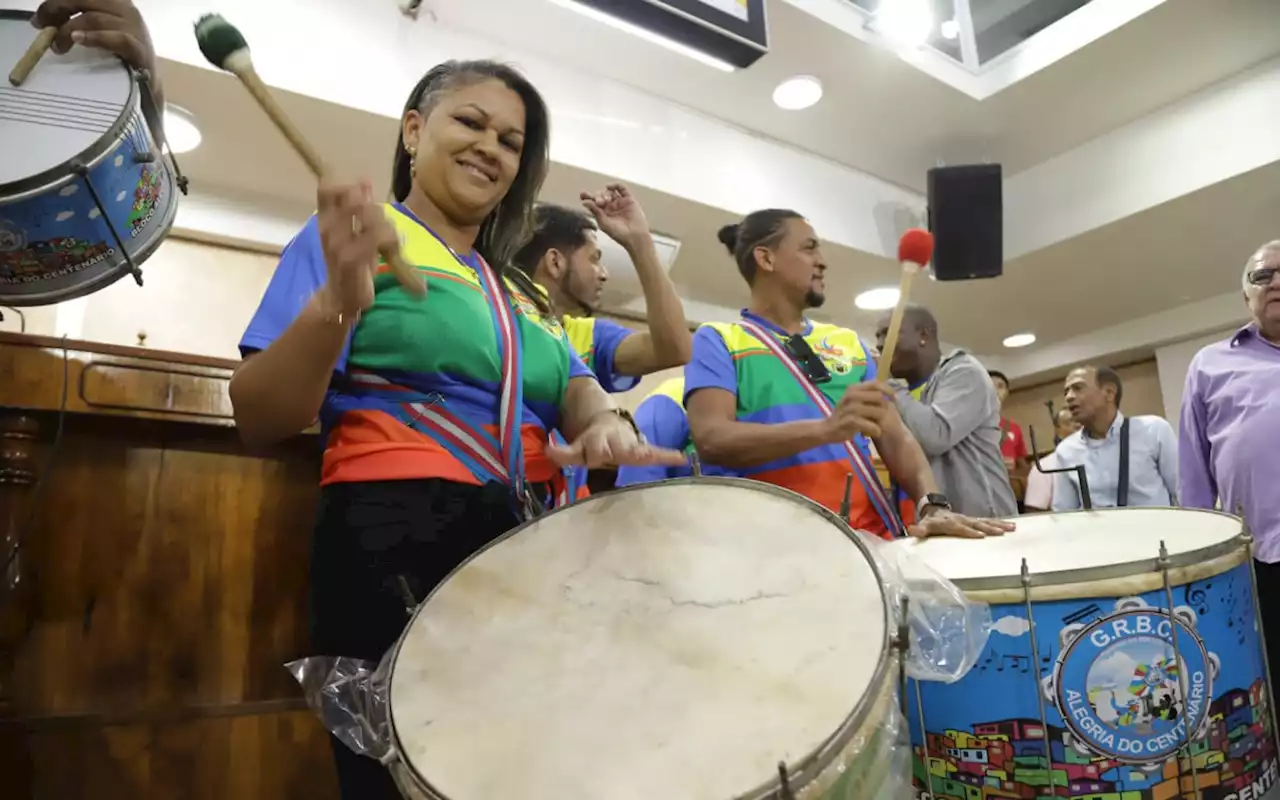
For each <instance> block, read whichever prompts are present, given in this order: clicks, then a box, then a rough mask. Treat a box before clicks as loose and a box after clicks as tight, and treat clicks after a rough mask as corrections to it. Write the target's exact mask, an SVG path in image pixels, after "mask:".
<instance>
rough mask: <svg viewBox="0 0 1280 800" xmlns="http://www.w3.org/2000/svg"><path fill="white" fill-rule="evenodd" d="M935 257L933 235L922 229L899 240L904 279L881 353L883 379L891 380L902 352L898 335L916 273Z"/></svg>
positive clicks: (899, 256) (881, 375) (899, 253)
mask: <svg viewBox="0 0 1280 800" xmlns="http://www.w3.org/2000/svg"><path fill="white" fill-rule="evenodd" d="M932 257H933V234H931V233H929V232H928V231H926V230H921V229H920V228H910V229H908V230H907V232H906V233H904V234H902V238H901V239H899V240H898V261H900V262H902V280H901V282H900V283H899V284H898V304H897V305H896V306H894V307H893V316H891V317H890V318H889V331H888V332H887V333H886V334H885V336H884V347H883V348H882V349H881V350H880V363H879V364H877V365H876V366H877V370H878V371H877V374H878V375H879V376H880V378H881V380H888V379H889V378H890V377H891V373H890V371H889V368H890V366H891V365H892V364H893V351H894V350H897V349H898V333H899V332H900V331H901V330H902V318H903V317H904V316H905V315H906V313H907V298H908V297H910V296H911V284H912V282H914V281H915V279H916V273H918V272H919V271H920V270H922V269H924V265H925V264H928V263H929V259H930V258H932Z"/></svg>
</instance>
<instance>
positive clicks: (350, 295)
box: [316, 179, 426, 317]
mask: <svg viewBox="0 0 1280 800" xmlns="http://www.w3.org/2000/svg"><path fill="white" fill-rule="evenodd" d="M316 207H317V209H318V211H317V212H316V221H317V224H318V226H319V228H320V243H321V246H322V247H323V249H324V261H325V265H326V267H327V268H328V284H327V286H326V291H327V293H328V295H329V297H328V300H329V302H330V303H331V304H332V310H333V311H334V312H336V313H338V314H340V315H343V316H347V315H350V316H353V317H354V316H355V315H356V314H358V313H360V312H361V311H364V310H365V309H367V308H368V307H369V306H371V305H373V276H374V274H375V273H376V272H377V270H378V255H379V254H380V253H381V254H384V257H385V255H386V254H388V253H390V254H392V258H390V259H388V261H391V262H392V266H393V269H395V270H396V277H397V279H399V280H400V283H401V285H404V286H405V288H406V289H407V290H409V291H410V292H412V293H414V294H419V295H421V294H423V293H424V292H425V291H426V284H425V283H424V282H423V280H422V277H421V276H420V275H418V274H417V272H416V270H411V268H406V267H405V265H404V264H403V262H400V263H399V264H396V263H394V262H395V261H396V260H398V259H399V251H400V239H399V236H398V235H397V234H396V230H395V227H394V226H393V225H392V224H391V222H390V220H388V219H387V216H386V212H385V211H384V210H383V208H382V205H381V204H380V203H375V202H373V188H372V185H371V184H370V183H369V181H361V182H360V183H354V184H353V183H338V182H335V181H331V180H328V179H325V180H322V181H321V182H320V186H319V188H318V189H317V190H316Z"/></svg>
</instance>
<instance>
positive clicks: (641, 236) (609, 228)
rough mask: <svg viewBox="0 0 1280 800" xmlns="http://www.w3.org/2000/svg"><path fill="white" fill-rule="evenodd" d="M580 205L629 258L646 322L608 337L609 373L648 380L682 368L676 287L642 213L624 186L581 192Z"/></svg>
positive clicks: (682, 325)
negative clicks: (610, 339) (641, 294)
mask: <svg viewBox="0 0 1280 800" xmlns="http://www.w3.org/2000/svg"><path fill="white" fill-rule="evenodd" d="M582 203H583V205H584V206H585V207H586V208H587V210H588V211H590V212H591V214H592V216H594V217H595V218H596V222H597V223H598V224H599V225H600V230H601V231H603V232H604V233H605V234H606V235H607V236H609V237H610V238H611V239H613V240H614V241H616V242H617V243H618V244H620V245H622V247H623V249H625V250H626V251H627V255H628V256H630V257H631V263H632V265H634V267H635V270H636V275H637V276H638V277H639V278H640V288H641V290H642V291H643V292H644V302H645V313H646V315H647V316H648V318H649V327H648V329H647V330H642V331H628V332H626V333H625V334H624V335H622V336H617V337H615V338H614V340H613V343H612V347H608V350H609V351H610V353H609V355H608V356H607V359H608V361H609V362H610V363H611V366H612V370H611V371H612V373H614V374H617V375H630V376H640V375H648V374H650V373H652V372H657V371H658V370H660V369H668V368H670V367H678V366H681V365H683V364H686V363H688V361H689V358H690V356H691V355H692V350H693V337H692V334H690V333H689V324H688V323H687V322H686V321H685V316H684V306H683V305H681V303H680V296H679V295H678V294H677V293H676V287H675V285H674V284H672V282H671V279H670V278H669V277H667V274H666V273H665V272H663V270H662V264H661V262H659V260H658V250H657V248H656V247H655V246H654V243H653V234H652V232H651V231H650V230H649V221H648V220H647V219H646V218H645V215H644V210H643V209H642V208H641V207H640V204H639V203H638V202H637V201H636V199H635V198H634V197H633V196H632V195H631V192H630V190H628V189H627V187H626V186H623V185H622V184H616V183H615V184H611V185H610V186H609V187H607V189H606V190H605V191H604V192H601V193H598V194H587V193H584V194H583V195H582ZM602 343H603V342H602Z"/></svg>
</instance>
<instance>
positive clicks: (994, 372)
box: [987, 369, 1009, 387]
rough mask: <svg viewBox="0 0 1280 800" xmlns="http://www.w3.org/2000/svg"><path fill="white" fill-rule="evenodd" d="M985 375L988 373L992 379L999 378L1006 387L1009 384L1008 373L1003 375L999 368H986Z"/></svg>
mask: <svg viewBox="0 0 1280 800" xmlns="http://www.w3.org/2000/svg"><path fill="white" fill-rule="evenodd" d="M987 375H989V376H990V377H991V378H993V379H994V378H999V379H1000V380H1002V381H1004V385H1005V386H1006V387H1007V386H1008V385H1009V376H1008V375H1005V374H1004V373H1003V372H1001V371H1000V370H998V369H989V370H987Z"/></svg>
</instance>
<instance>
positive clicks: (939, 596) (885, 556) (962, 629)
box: [858, 532, 991, 683]
mask: <svg viewBox="0 0 1280 800" xmlns="http://www.w3.org/2000/svg"><path fill="white" fill-rule="evenodd" d="M858 535H859V537H860V538H861V539H862V541H863V542H864V543H866V545H867V549H868V550H869V551H870V552H871V555H872V558H873V559H874V560H875V562H876V565H877V566H878V567H879V568H880V574H881V576H882V580H883V581H884V584H885V592H886V594H887V599H888V600H889V603H890V604H891V607H892V609H893V613H894V618H895V619H897V618H898V616H899V615H900V614H901V608H902V600H903V598H904V597H905V598H906V599H907V619H906V622H907V626H908V628H909V630H910V638H911V649H910V652H909V654H908V656H907V674H908V675H910V676H911V677H912V678H915V679H916V680H924V681H941V682H943V683H954V682H955V681H958V680H960V679H961V678H963V677H964V676H965V675H966V674H968V672H969V670H970V669H972V668H973V665H974V663H975V662H977V660H978V657H979V656H980V655H981V654H982V652H983V650H984V649H985V648H986V646H987V637H988V636H990V635H991V607H990V606H988V605H987V604H986V603H982V602H976V601H973V600H970V599H969V598H967V597H965V595H964V592H962V591H960V589H959V588H958V587H957V586H956V585H955V584H954V583H952V582H951V581H949V580H947V579H946V578H944V577H943V576H942V575H941V574H940V573H938V572H936V571H935V570H934V569H933V568H932V567H930V566H929V565H928V564H926V563H925V562H924V560H923V559H920V558H917V557H916V556H914V555H912V554H911V552H910V551H908V550H907V549H906V548H904V547H901V546H898V545H895V544H894V543H892V542H886V541H885V540H884V539H880V538H878V537H875V536H871V535H870V534H865V533H862V532H859V533H858ZM897 621H898V622H899V623H901V622H902V620H900V619H897Z"/></svg>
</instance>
